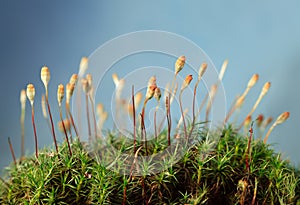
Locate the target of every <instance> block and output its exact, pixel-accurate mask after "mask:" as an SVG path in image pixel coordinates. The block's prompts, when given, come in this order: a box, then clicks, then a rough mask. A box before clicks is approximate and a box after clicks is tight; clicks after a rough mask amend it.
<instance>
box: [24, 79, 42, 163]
mask: <svg viewBox="0 0 300 205" xmlns="http://www.w3.org/2000/svg"><path fill="white" fill-rule="evenodd" d="M26 95H27V98H28V100H29V101H30V105H31V121H32V127H33V132H34V142H35V156H36V158H37V159H38V157H39V152H38V139H37V133H36V127H35V120H34V106H33V103H34V96H35V88H34V86H33V84H28V85H27V89H26Z"/></svg>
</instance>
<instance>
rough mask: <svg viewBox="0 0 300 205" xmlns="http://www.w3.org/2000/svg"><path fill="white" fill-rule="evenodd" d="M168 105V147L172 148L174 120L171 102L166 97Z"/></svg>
mask: <svg viewBox="0 0 300 205" xmlns="http://www.w3.org/2000/svg"><path fill="white" fill-rule="evenodd" d="M166 104H167V122H168V145H169V146H171V126H172V121H171V120H172V119H171V111H170V100H169V99H168V97H166Z"/></svg>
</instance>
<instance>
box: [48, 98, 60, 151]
mask: <svg viewBox="0 0 300 205" xmlns="http://www.w3.org/2000/svg"><path fill="white" fill-rule="evenodd" d="M46 104H47V108H48V114H49V117H50V122H51V128H52V136H53V141H54V145H55V149H56V152H57V153H58V146H57V141H56V136H55V131H54V124H53V120H52V114H51V110H50V105H49V101H48V95H47V93H46Z"/></svg>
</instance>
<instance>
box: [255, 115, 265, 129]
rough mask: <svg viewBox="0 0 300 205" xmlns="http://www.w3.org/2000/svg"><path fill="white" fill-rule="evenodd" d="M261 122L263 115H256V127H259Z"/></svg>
mask: <svg viewBox="0 0 300 205" xmlns="http://www.w3.org/2000/svg"><path fill="white" fill-rule="evenodd" d="M263 121H264V115H263V114H260V115H258V117H257V118H256V124H257V127H261V125H262V123H263Z"/></svg>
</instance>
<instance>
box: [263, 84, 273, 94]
mask: <svg viewBox="0 0 300 205" xmlns="http://www.w3.org/2000/svg"><path fill="white" fill-rule="evenodd" d="M270 87H271V83H270V82H266V83H265V84H264V87H263V89H262V94H263V95H265V94H266V93H267V92H268V91H269V89H270Z"/></svg>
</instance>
